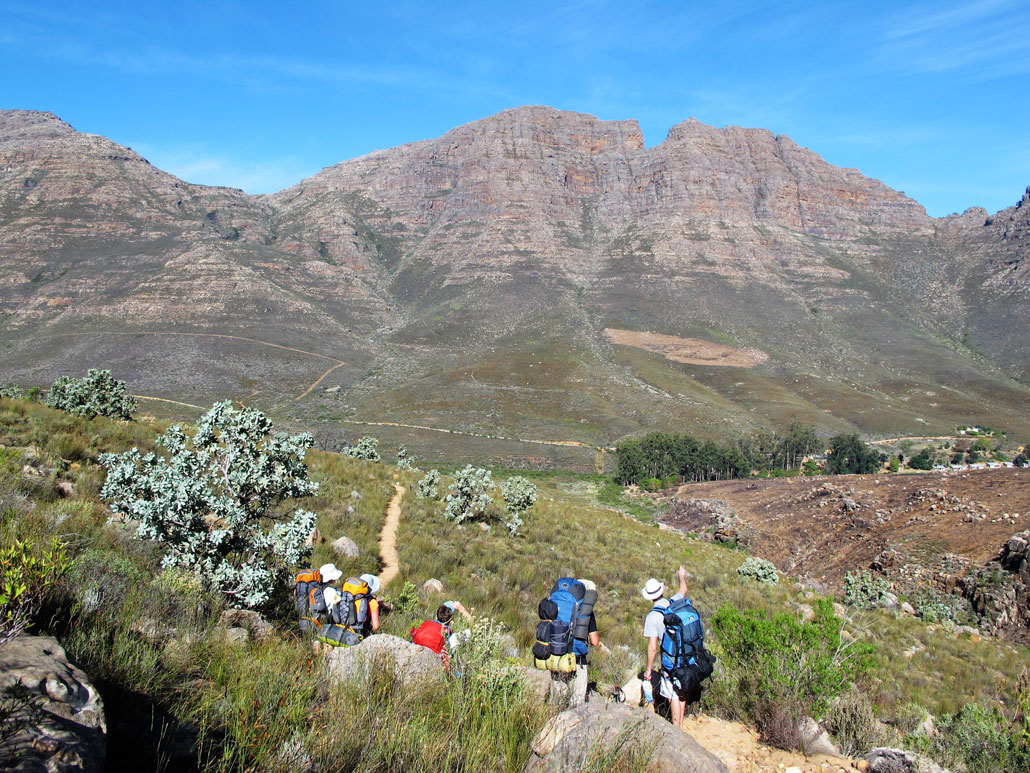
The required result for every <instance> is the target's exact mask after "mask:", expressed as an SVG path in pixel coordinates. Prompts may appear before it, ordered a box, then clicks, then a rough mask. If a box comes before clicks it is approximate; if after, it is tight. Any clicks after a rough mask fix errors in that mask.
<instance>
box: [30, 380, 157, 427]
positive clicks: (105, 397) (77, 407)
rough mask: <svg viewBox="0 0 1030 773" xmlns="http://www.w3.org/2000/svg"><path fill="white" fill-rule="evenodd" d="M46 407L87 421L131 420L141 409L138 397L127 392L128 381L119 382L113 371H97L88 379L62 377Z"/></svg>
mask: <svg viewBox="0 0 1030 773" xmlns="http://www.w3.org/2000/svg"><path fill="white" fill-rule="evenodd" d="M46 404H47V405H49V406H50V407H51V408H60V409H61V410H62V411H67V412H68V413H70V414H72V415H74V416H83V417H85V418H87V419H92V418H93V417H94V416H110V417H112V418H115V419H131V418H132V414H133V411H135V410H136V408H137V406H138V404H137V402H136V398H135V397H133V396H132V395H130V394H129V393H128V392H127V391H126V389H125V382H124V381H118V380H117V379H115V378H114V377H113V376H112V375H111V371H109V370H96V369H94V368H90V370H89V372H88V373H87V374H86V376H85V377H84V378H69V377H68V376H61V377H60V378H59V379H57V380H56V381H55V382H54V383H53V385H51V387H50V392H49V394H48V395H47V398H46Z"/></svg>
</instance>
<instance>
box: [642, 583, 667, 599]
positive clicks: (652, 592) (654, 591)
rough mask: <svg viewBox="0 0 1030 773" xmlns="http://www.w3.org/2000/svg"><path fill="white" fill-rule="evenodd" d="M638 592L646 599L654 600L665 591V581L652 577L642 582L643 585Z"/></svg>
mask: <svg viewBox="0 0 1030 773" xmlns="http://www.w3.org/2000/svg"><path fill="white" fill-rule="evenodd" d="M640 593H641V595H642V596H643V597H644V598H645V599H647V600H648V601H656V600H658V599H660V598H661V597H662V594H663V593H665V583H664V582H662V581H661V580H656V579H655V578H654V577H652V578H651V579H650V580H648V581H647V582H645V583H644V587H643V588H641V589H640Z"/></svg>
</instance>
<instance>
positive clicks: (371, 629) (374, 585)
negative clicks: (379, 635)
mask: <svg viewBox="0 0 1030 773" xmlns="http://www.w3.org/2000/svg"><path fill="white" fill-rule="evenodd" d="M359 579H360V580H362V581H363V582H365V583H367V584H368V618H367V619H366V620H365V621H364V626H363V630H362V631H361V634H362V636H368V635H369V634H370V633H375V632H376V631H378V630H379V599H377V598H376V597H375V594H376V593H378V592H379V578H378V577H376V576H375V575H374V574H363V575H361V577H360V578H359Z"/></svg>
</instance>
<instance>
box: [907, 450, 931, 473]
mask: <svg viewBox="0 0 1030 773" xmlns="http://www.w3.org/2000/svg"><path fill="white" fill-rule="evenodd" d="M933 459H934V453H933V451H931V450H930V447H929V446H927V447H926V448H924V449H922V450H921V451H920V452H919V453H918V454H916V455H915V456H913V457H912V458H910V459H909V460H908V466H909V467H911V468H912V469H913V470H932V469H933Z"/></svg>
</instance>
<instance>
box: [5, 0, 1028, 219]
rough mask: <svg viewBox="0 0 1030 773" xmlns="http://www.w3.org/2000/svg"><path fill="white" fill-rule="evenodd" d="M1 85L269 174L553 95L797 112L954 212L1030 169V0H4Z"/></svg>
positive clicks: (814, 143)
mask: <svg viewBox="0 0 1030 773" xmlns="http://www.w3.org/2000/svg"><path fill="white" fill-rule="evenodd" d="M0 68H2V70H0V72H3V74H4V75H3V77H2V78H0V107H3V108H27V109H37V110H49V111H51V112H54V113H56V114H58V115H59V116H61V117H62V118H63V119H65V120H66V121H68V122H69V123H71V124H72V125H73V126H74V127H75V128H76V129H79V130H80V131H86V132H92V133H96V134H103V135H105V136H107V137H110V138H111V139H113V140H115V141H116V142H119V143H122V144H125V145H130V146H132V147H133V148H134V149H136V150H137V151H139V152H141V153H143V154H144V155H145V156H146V157H147V158H148V159H149V160H150V161H151V162H152V163H154V164H155V165H157V166H159V167H161V168H163V169H166V170H167V171H169V172H172V173H174V174H176V175H178V176H180V177H183V178H185V179H187V180H189V181H190V182H197V183H207V184H219V185H232V186H235V187H240V188H243V189H244V190H246V191H248V192H249V193H266V192H271V191H275V190H279V189H281V188H284V187H287V186H289V185H291V184H293V183H295V182H297V181H299V180H300V179H302V178H304V177H306V176H308V175H311V174H313V173H315V172H317V171H318V170H319V169H321V168H322V167H324V166H328V165H331V164H334V163H336V162H338V161H342V160H344V159H347V158H353V157H355V156H358V155H361V154H363V153H367V152H369V151H371V150H374V149H377V148H386V147H392V146H394V145H398V144H401V143H404V142H411V141H415V140H420V139H426V138H429V137H436V136H439V135H440V134H442V133H444V132H445V131H447V130H448V129H450V128H453V127H454V126H457V125H460V124H462V123H467V122H468V121H473V120H476V119H477V118H482V117H484V116H487V115H490V114H492V113H495V112H498V111H500V110H503V109H505V108H509V107H515V106H518V105H525V104H544V105H551V106H554V107H557V108H561V109H567V110H577V111H581V112H587V113H593V114H594V115H597V116H599V117H601V118H605V119H624V118H636V119H638V120H639V121H640V124H641V127H642V128H643V131H644V137H645V139H646V141H647V144H648V145H655V144H657V143H659V142H661V141H662V140H663V139H664V138H665V135H666V133H667V132H668V130H669V127H671V126H672V125H674V124H676V123H678V122H680V121H682V120H685V119H686V118H688V117H695V118H698V119H700V120H702V121H704V122H706V123H710V124H714V125H716V126H725V125H739V126H755V127H762V128H766V129H770V130H771V131H773V132H775V133H777V134H787V135H789V136H790V137H792V138H793V139H794V140H795V141H796V142H798V143H799V144H801V145H805V146H807V147H810V148H812V149H813V150H815V151H816V152H817V153H819V154H820V155H822V156H823V157H824V158H825V159H827V160H828V161H830V162H831V163H834V164H838V165H840V166H849V167H857V168H858V169H860V170H861V171H862V172H863V173H865V174H867V175H870V176H872V177H877V178H879V179H881V180H883V181H884V182H885V183H887V184H888V185H890V186H891V187H893V188H897V189H899V190H903V191H905V192H906V193H907V194H908V195H910V196H912V197H913V198H915V199H916V200H917V201H919V202H920V203H922V204H923V205H924V206H926V208H927V210H928V211H929V212H930V214H932V215H937V216H941V215H945V214H948V213H950V212H956V211H962V210H964V209H965V208H966V207H968V206H973V205H978V206H983V207H986V208H987V209H989V210H990V211H992V212H993V211H995V210H998V209H1001V208H1003V207H1007V206H1011V205H1012V204H1014V203H1015V202H1016V201H1017V200H1018V199H1019V197H1020V195H1021V194H1022V192H1023V190H1024V188H1026V186H1027V185H1028V184H1030V91H1028V88H1027V87H1028V83H1030V80H1028V75H1030V3H1028V2H1027V0H1016V1H1013V0H981V1H980V2H948V1H947V0H938V1H937V2H926V3H922V2H921V3H905V2H875V1H873V2H848V3H844V2H823V3H798V2H789V1H784V0H781V1H780V2H732V1H727V2H723V3H722V4H715V3H698V2H693V1H692V0H683V1H680V2H644V1H641V0H636V1H634V2H626V1H625V0H623V2H585V1H584V2H565V3H561V2H548V3H544V2H536V0H524V1H523V2H519V3H506V2H502V1H499V0H498V1H495V2H481V1H480V2H446V1H445V0H439V1H438V2H387V3H384V4H383V7H379V8H377V7H376V4H375V3H367V2H366V3H356V2H352V0H307V1H305V0H301V2H294V3H287V2H277V3H267V2H262V1H260V0H251V1H250V2H246V3H243V2H240V3H235V2H224V3H219V2H216V1H214V0H212V1H211V2H205V3H200V2H193V1H192V0H178V2H175V3H152V2H147V0H136V2H131V3H114V2H105V1H104V0H93V1H92V2H88V3H87V2H83V1H81V0H80V1H79V2H63V1H62V0H46V1H45V2H40V1H39V0H35V2H24V1H15V2H7V1H6V0H0Z"/></svg>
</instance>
